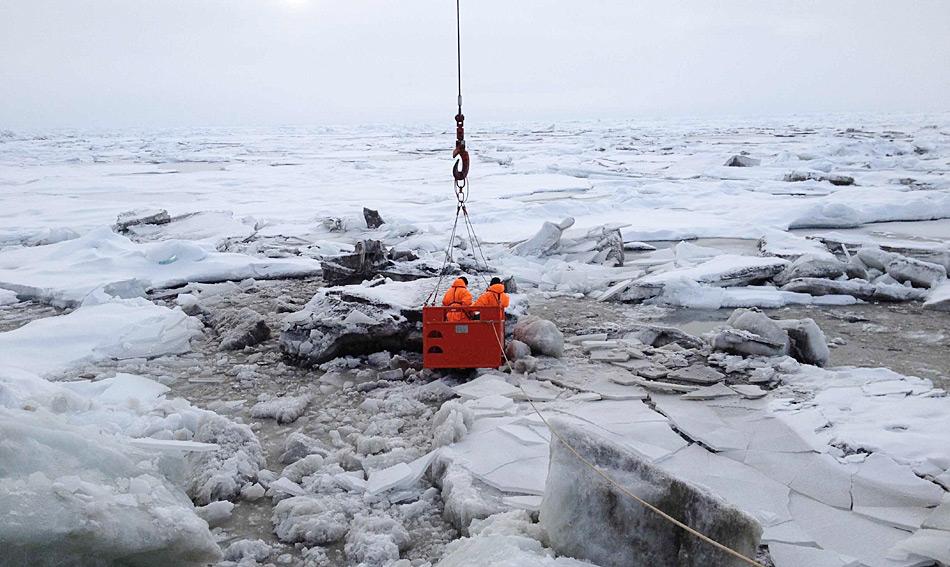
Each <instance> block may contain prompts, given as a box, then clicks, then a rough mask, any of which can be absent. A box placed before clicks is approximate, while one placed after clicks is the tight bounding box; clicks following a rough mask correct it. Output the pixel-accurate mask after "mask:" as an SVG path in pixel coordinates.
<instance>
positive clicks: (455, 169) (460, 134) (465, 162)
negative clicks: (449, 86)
mask: <svg viewBox="0 0 950 567" xmlns="http://www.w3.org/2000/svg"><path fill="white" fill-rule="evenodd" d="M452 157H453V158H457V159H456V160H455V163H454V164H453V165H452V177H454V178H455V181H456V183H464V182H465V179H466V178H468V168H469V165H470V160H469V157H468V150H466V149H465V116H464V115H463V114H462V112H461V109H460V110H459V113H458V114H456V115H455V151H453V152H452ZM460 162H461V166H462V168H461V169H459V164H460Z"/></svg>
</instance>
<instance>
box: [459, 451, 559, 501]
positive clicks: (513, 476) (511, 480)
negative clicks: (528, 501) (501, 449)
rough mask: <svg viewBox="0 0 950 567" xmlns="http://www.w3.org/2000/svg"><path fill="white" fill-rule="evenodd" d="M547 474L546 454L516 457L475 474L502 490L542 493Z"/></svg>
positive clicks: (538, 494) (486, 482)
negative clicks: (484, 471)
mask: <svg viewBox="0 0 950 567" xmlns="http://www.w3.org/2000/svg"><path fill="white" fill-rule="evenodd" d="M547 474H548V456H547V454H545V455H543V456H537V457H531V458H525V459H518V460H517V461H513V462H510V463H507V464H505V465H502V466H500V467H498V468H497V469H495V470H493V471H491V472H488V473H483V474H479V475H476V476H478V478H479V479H481V480H482V481H483V482H484V483H485V484H487V485H489V486H491V487H493V488H497V489H498V490H500V491H502V492H515V493H521V494H533V495H537V496H543V495H544V484H545V481H546V480H547Z"/></svg>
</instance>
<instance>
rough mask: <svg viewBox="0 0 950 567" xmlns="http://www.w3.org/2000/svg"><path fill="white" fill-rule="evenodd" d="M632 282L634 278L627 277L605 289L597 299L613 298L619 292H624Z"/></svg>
mask: <svg viewBox="0 0 950 567" xmlns="http://www.w3.org/2000/svg"><path fill="white" fill-rule="evenodd" d="M632 283H633V280H632V279H627V280H623V281H620V282H617V283H615V284H614V285H612V286H610V287H609V288H607V289H606V290H604V291H603V292H602V293H601V294H600V295H598V296H597V298H596V299H597V301H608V300H610V299H613V298H614V297H616V296H617V295H618V294H620V293H623V292H624V291H625V290H626V289H627V288H628V287H630V284H632Z"/></svg>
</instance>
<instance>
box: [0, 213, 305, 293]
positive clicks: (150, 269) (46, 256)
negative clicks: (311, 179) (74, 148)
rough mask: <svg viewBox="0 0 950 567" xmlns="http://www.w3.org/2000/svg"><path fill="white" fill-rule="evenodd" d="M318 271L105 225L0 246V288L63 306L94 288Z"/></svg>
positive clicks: (300, 261)
mask: <svg viewBox="0 0 950 567" xmlns="http://www.w3.org/2000/svg"><path fill="white" fill-rule="evenodd" d="M319 270H320V264H319V262H316V261H315V260H311V259H307V258H293V259H282V258H278V259H263V258H255V257H252V256H246V255H244V254H234V253H222V252H216V251H214V250H213V249H212V250H209V249H207V248H206V247H204V246H202V245H200V244H197V243H194V242H187V241H181V240H163V241H161V242H155V243H144V244H138V243H135V242H132V241H131V240H129V239H128V238H126V237H125V236H122V235H119V234H116V233H114V232H112V230H111V229H109V228H99V229H95V230H91V231H89V232H88V233H86V234H84V235H83V236H80V237H78V238H74V239H72V240H66V241H63V242H58V243H55V244H49V245H45V246H38V247H33V248H19V249H17V248H10V249H5V250H0V286H3V287H4V288H7V289H11V290H13V291H16V292H17V293H18V294H19V295H21V296H24V297H31V298H36V299H39V300H42V301H46V302H49V303H52V304H54V305H63V306H74V305H78V304H79V303H81V302H82V301H83V299H84V298H86V297H87V296H89V295H90V294H91V293H92V292H94V291H96V290H97V289H102V290H104V292H105V293H106V294H108V295H111V296H117V297H134V296H137V295H142V294H143V293H144V291H145V290H148V289H158V288H165V287H173V286H176V285H181V284H185V283H189V282H216V281H223V280H241V279H245V278H276V277H297V276H306V275H314V274H317V273H319Z"/></svg>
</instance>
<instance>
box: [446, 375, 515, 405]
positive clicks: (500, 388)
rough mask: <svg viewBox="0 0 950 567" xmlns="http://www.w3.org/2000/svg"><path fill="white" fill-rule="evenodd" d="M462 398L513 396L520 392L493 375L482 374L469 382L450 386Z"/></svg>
mask: <svg viewBox="0 0 950 567" xmlns="http://www.w3.org/2000/svg"><path fill="white" fill-rule="evenodd" d="M452 390H454V391H455V393H456V394H458V395H459V396H460V397H461V398H462V399H465V400H474V399H477V398H484V397H486V396H509V397H511V396H514V395H516V394H518V393H520V390H519V389H518V388H517V387H516V386H512V385H511V384H509V383H508V382H505V381H504V380H502V379H500V378H498V377H496V376H493V375H491V374H482V375H481V376H479V377H478V378H476V379H474V380H472V381H471V382H466V383H464V384H459V385H458V386H455V387H453V388H452Z"/></svg>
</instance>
